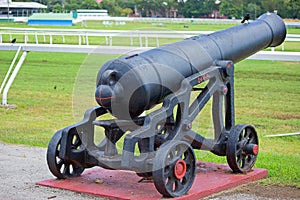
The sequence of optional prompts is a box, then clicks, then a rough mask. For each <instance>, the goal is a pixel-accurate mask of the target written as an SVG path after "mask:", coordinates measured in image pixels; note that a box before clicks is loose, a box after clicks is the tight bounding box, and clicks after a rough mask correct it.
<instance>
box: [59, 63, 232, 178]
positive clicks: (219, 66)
mask: <svg viewBox="0 0 300 200" xmlns="http://www.w3.org/2000/svg"><path fill="white" fill-rule="evenodd" d="M233 71H234V66H233V63H232V62H231V61H217V62H216V63H215V66H211V67H210V68H207V69H205V70H203V71H201V72H199V73H196V74H194V75H192V76H190V77H188V78H185V79H184V80H183V81H182V84H181V88H180V89H179V90H178V91H177V92H176V93H173V94H171V95H169V96H167V97H166V98H165V99H164V101H163V104H162V107H161V108H160V109H158V110H155V111H153V112H152V113H150V114H148V115H147V116H145V117H139V118H136V119H134V120H133V121H126V120H96V119H97V118H98V117H100V116H101V115H103V114H105V113H107V111H106V110H105V109H104V108H102V107H99V106H96V107H94V108H91V109H89V110H87V111H86V113H85V115H84V119H83V121H81V122H79V123H77V124H74V125H72V126H69V127H66V128H65V129H63V130H60V131H62V139H61V144H60V146H61V147H60V152H59V158H61V159H63V160H64V161H65V162H73V163H76V164H77V165H79V166H80V167H83V168H89V167H93V166H101V167H103V168H107V169H125V170H133V171H136V172H137V173H142V174H143V173H145V172H151V171H152V163H151V161H152V160H153V157H154V156H155V150H156V148H157V147H159V146H160V145H161V144H163V143H165V142H166V141H168V140H182V141H187V142H189V143H190V144H191V146H192V148H194V149H202V150H209V151H211V152H213V153H214V154H217V155H220V156H225V155H226V140H227V138H228V135H229V131H230V129H231V128H232V127H233V126H234V87H233V84H234V79H233ZM206 81H207V84H206V86H205V87H204V88H195V86H197V85H199V84H201V83H203V82H206ZM193 90H201V92H200V93H199V95H198V96H197V98H196V99H195V100H194V102H192V104H190V96H191V95H190V94H191V92H192V91H193ZM211 97H212V98H213V106H212V114H213V123H214V132H215V134H214V139H206V138H204V137H202V136H201V135H200V134H198V133H196V132H194V131H193V130H192V122H193V120H194V119H195V118H196V116H197V115H198V114H199V112H200V111H201V110H202V108H203V107H204V106H205V105H206V103H207V102H208V101H209V99H210V98H211ZM223 102H224V103H223ZM223 105H225V120H224V116H223V111H222V110H223ZM174 109H175V110H176V109H177V110H176V112H177V113H176V114H175V115H174ZM94 126H101V127H103V128H104V129H105V136H106V137H105V139H104V140H103V141H102V142H101V143H100V144H99V145H98V146H96V145H95V143H94ZM128 132H129V133H128ZM125 133H126V136H125V139H124V144H123V153H122V154H121V155H119V154H118V151H117V149H116V142H117V141H118V140H120V138H121V137H122V136H123V135H124V134H125ZM74 135H76V137H79V138H80V139H81V147H80V148H79V149H72V148H70V147H71V145H72V140H73V138H74ZM136 145H137V146H138V148H139V151H140V152H139V155H135V148H136ZM144 175H145V174H144Z"/></svg>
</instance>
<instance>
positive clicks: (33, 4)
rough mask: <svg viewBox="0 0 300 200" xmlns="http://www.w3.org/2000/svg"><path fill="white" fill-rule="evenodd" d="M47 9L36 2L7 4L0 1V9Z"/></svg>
mask: <svg viewBox="0 0 300 200" xmlns="http://www.w3.org/2000/svg"><path fill="white" fill-rule="evenodd" d="M8 6H9V7H10V8H47V6H45V5H43V4H40V3H37V2H9V3H7V1H5V2H4V1H0V8H7V7H8Z"/></svg>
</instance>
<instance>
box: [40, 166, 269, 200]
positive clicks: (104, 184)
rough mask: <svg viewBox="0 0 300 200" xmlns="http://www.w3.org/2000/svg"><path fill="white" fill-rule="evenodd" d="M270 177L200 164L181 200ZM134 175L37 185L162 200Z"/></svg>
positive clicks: (93, 174)
mask: <svg viewBox="0 0 300 200" xmlns="http://www.w3.org/2000/svg"><path fill="white" fill-rule="evenodd" d="M267 175H268V171H267V170H266V169H253V171H252V172H249V173H247V174H233V173H232V172H231V170H230V168H229V167H228V165H225V164H216V163H205V162H197V175H196V178H195V181H194V184H193V186H192V188H191V189H190V191H189V193H188V194H187V195H185V196H182V197H180V198H178V199H188V200H190V199H199V198H202V197H205V196H209V195H212V194H214V193H217V192H220V191H222V190H225V189H229V188H233V187H235V186H238V185H241V184H245V183H249V182H251V181H255V180H258V179H262V178H265V177H266V176H267ZM140 180H141V177H139V176H137V175H136V174H135V173H134V172H131V171H121V170H106V169H102V168H95V169H90V170H86V171H85V172H84V173H83V175H82V176H80V177H77V178H73V179H67V180H56V179H51V180H45V181H40V182H38V183H37V185H42V186H48V187H55V188H61V189H66V190H72V191H75V192H80V193H87V194H92V195H98V196H101V197H107V198H111V199H143V200H146V199H149V200H150V199H160V198H162V196H161V194H160V193H158V192H157V190H156V189H155V186H154V184H153V182H152V181H146V182H145V181H142V182H139V181H140Z"/></svg>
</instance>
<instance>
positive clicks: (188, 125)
mask: <svg viewBox="0 0 300 200" xmlns="http://www.w3.org/2000/svg"><path fill="white" fill-rule="evenodd" d="M285 36H286V29H285V25H284V23H283V21H282V19H281V18H280V17H279V16H277V15H276V14H271V13H267V14H264V15H262V16H261V17H260V18H258V19H257V20H254V21H252V22H251V23H245V24H242V25H239V26H236V27H232V28H229V29H226V30H223V31H219V32H215V33H212V34H209V35H203V36H196V37H192V38H188V39H185V40H183V41H180V42H176V43H173V44H169V45H165V46H162V47H158V48H154V49H152V50H149V51H145V52H142V53H139V54H134V55H131V56H123V57H121V58H117V59H114V60H110V61H108V62H107V63H105V64H104V65H103V66H102V67H101V69H100V71H99V73H98V76H97V81H96V92H95V99H96V101H97V103H98V104H99V106H95V107H93V108H90V109H88V110H87V111H86V113H85V115H84V118H83V120H82V121H81V122H79V123H77V124H74V125H71V126H68V127H66V128H64V129H61V130H59V131H57V132H56V133H55V135H54V136H53V137H52V139H51V141H50V143H49V146H48V151H47V162H48V166H49V169H50V171H51V172H52V173H53V175H54V176H56V177H57V178H59V179H65V178H71V177H76V176H79V175H80V174H81V173H82V172H83V171H84V169H86V168H91V167H94V166H100V167H103V168H106V169H119V170H132V171H135V172H136V173H137V174H138V175H139V176H142V177H148V178H149V177H151V178H152V179H153V182H154V184H155V187H156V189H157V190H158V192H160V193H161V194H162V195H163V196H169V197H178V196H182V195H184V194H186V193H187V192H188V191H189V189H190V188H191V186H192V184H193V181H194V178H195V176H196V157H195V153H194V149H201V150H207V151H210V152H212V153H214V154H216V155H218V156H226V158H227V161H228V164H229V166H230V168H231V169H232V170H233V171H234V172H239V173H246V172H248V171H250V170H251V168H252V167H253V165H254V163H255V161H256V158H257V155H258V145H259V142H258V136H257V132H256V130H255V127H254V126H252V125H248V124H238V125H236V124H235V113H234V63H237V62H239V61H241V60H243V59H245V58H246V57H248V56H250V55H252V54H254V53H256V52H257V51H259V50H261V49H264V48H267V47H274V46H277V45H279V44H281V43H282V42H283V41H284V39H285ZM191 93H196V98H195V99H192V98H191ZM211 98H212V110H211V112H212V118H213V126H214V137H213V139H209V138H205V137H203V136H202V135H201V134H199V133H197V132H195V131H194V130H193V126H192V124H193V121H194V120H195V118H196V117H197V116H198V115H199V113H200V112H201V110H202V109H203V107H204V106H205V105H206V104H207V102H208V101H209V100H210V99H211ZM160 103H162V106H161V107H160V108H158V109H156V110H154V111H152V112H150V113H149V114H147V115H142V113H143V112H144V111H145V110H149V109H150V108H152V107H153V106H155V105H157V104H160ZM106 113H109V114H111V115H112V116H114V117H115V119H110V120H104V119H101V117H102V116H103V115H104V114H106ZM95 126H100V127H102V128H104V130H105V139H103V141H101V142H100V144H95V141H94V129H95ZM121 138H124V140H123V150H122V152H118V150H117V148H116V143H117V142H118V141H119V140H120V139H121ZM136 147H137V148H136ZM135 149H138V150H135ZM136 151H138V152H136Z"/></svg>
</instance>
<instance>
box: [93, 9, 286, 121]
mask: <svg viewBox="0 0 300 200" xmlns="http://www.w3.org/2000/svg"><path fill="white" fill-rule="evenodd" d="M285 36H286V28H285V24H284V22H283V21H282V19H281V18H280V17H279V16H278V15H276V14H273V13H266V14H263V15H262V16H260V17H259V18H258V19H257V20H254V21H252V22H250V23H245V24H241V25H239V26H235V27H232V28H229V29H226V30H222V31H218V32H215V33H212V34H208V35H202V36H196V37H192V38H188V39H185V40H182V41H180V42H176V43H173V44H169V45H165V46H162V47H158V48H154V49H151V50H149V51H145V52H142V53H140V54H134V55H131V56H123V57H121V58H117V59H113V60H110V61H108V62H107V63H105V64H104V65H103V66H102V67H101V69H100V70H99V72H98V76H97V83H96V85H97V88H96V92H95V98H96V101H97V103H98V104H99V105H101V106H102V107H104V108H106V109H107V110H108V111H110V112H111V113H112V114H113V115H114V116H116V117H117V118H119V119H129V118H135V117H137V116H139V115H140V114H141V113H142V112H143V111H145V110H147V109H150V108H151V107H153V106H154V105H156V104H158V103H160V102H162V101H163V99H164V97H166V96H167V95H168V94H170V93H172V92H176V91H177V90H178V89H179V87H180V85H181V82H182V81H183V79H184V78H186V77H189V76H191V75H193V74H194V73H197V72H199V71H202V70H205V69H207V68H209V67H210V66H212V65H214V63H215V62H216V61H219V60H231V61H232V62H233V63H236V62H239V61H241V60H243V59H245V58H246V57H248V56H250V55H252V54H254V53H256V52H258V51H260V50H262V49H265V48H267V47H275V46H277V45H280V44H281V43H282V42H283V41H284V39H285Z"/></svg>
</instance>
